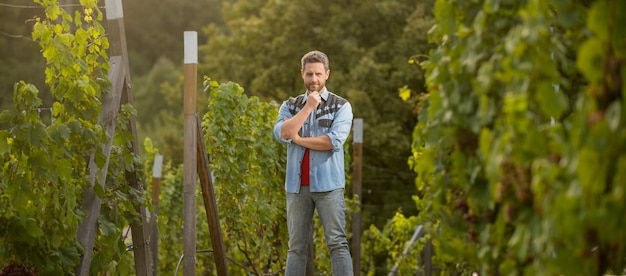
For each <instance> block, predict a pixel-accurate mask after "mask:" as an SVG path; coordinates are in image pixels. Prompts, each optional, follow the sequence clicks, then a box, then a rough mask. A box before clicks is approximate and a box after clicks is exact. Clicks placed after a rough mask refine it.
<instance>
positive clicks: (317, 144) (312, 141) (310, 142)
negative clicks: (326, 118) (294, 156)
mask: <svg viewBox="0 0 626 276" xmlns="http://www.w3.org/2000/svg"><path fill="white" fill-rule="evenodd" d="M292 142H293V143H295V144H297V145H300V146H303V147H305V148H309V149H312V150H319V151H323V150H331V149H333V144H332V143H331V142H330V137H328V135H326V134H323V135H320V136H317V137H300V135H297V134H296V136H294V137H293V140H292Z"/></svg>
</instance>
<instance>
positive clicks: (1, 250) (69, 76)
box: [0, 0, 144, 275]
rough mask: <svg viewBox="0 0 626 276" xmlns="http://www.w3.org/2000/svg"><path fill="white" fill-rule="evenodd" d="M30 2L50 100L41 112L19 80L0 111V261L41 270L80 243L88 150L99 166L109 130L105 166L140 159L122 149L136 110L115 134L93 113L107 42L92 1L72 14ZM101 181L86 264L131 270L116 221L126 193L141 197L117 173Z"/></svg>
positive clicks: (69, 261)
mask: <svg viewBox="0 0 626 276" xmlns="http://www.w3.org/2000/svg"><path fill="white" fill-rule="evenodd" d="M35 2H36V3H37V4H39V5H41V6H42V7H43V9H44V10H45V18H35V19H34V26H33V32H32V38H33V40H35V41H36V42H38V43H39V45H40V47H41V54H42V55H43V57H44V58H45V60H46V61H47V67H46V69H45V80H46V84H47V85H48V86H49V88H50V92H51V94H52V97H53V99H54V102H53V103H52V107H51V114H52V116H51V120H50V121H44V120H42V118H41V117H40V113H39V111H40V110H41V109H42V108H44V107H42V100H41V99H40V98H39V90H38V89H37V88H36V87H35V86H33V85H32V84H28V83H25V82H23V81H20V82H17V83H16V84H15V88H14V91H13V102H14V106H13V108H12V109H11V110H5V111H3V112H2V114H1V115H0V125H2V126H3V127H2V129H0V159H1V160H2V162H1V164H2V167H1V168H0V169H1V171H0V174H1V177H0V210H2V212H1V213H0V264H13V265H14V264H17V265H21V266H25V267H31V268H33V269H34V270H35V271H37V273H39V274H41V275H59V274H72V273H74V268H75V267H76V265H77V264H78V263H79V261H80V256H81V254H82V252H83V250H86V249H84V248H82V246H81V245H80V244H79V243H78V242H77V241H76V233H77V229H78V226H79V225H80V223H81V221H82V220H83V218H84V215H85V214H84V213H83V212H82V211H81V208H80V205H81V194H82V191H83V189H84V188H85V187H88V186H89V185H91V183H90V182H89V181H88V175H89V172H88V169H87V168H88V164H89V158H90V156H92V155H93V156H94V160H95V161H96V164H97V165H98V166H102V165H103V163H104V161H105V160H106V159H105V158H106V156H105V155H104V154H103V152H102V149H101V145H102V144H103V143H106V142H107V141H109V139H114V147H113V150H112V153H111V157H110V160H111V161H110V166H109V169H112V170H115V169H122V170H135V169H137V167H136V166H135V164H140V162H137V160H136V158H134V157H133V156H132V155H131V154H129V153H128V150H127V147H126V145H127V143H128V142H129V139H132V136H131V137H129V134H128V132H127V131H126V130H125V126H126V125H127V122H128V118H129V117H130V116H132V115H133V114H134V113H135V112H134V110H133V108H132V107H131V106H124V107H123V108H122V111H121V115H120V116H118V122H117V124H118V125H119V127H118V128H117V129H118V132H117V134H116V136H115V137H108V136H107V134H106V133H105V131H104V128H103V127H102V125H101V124H100V123H99V122H98V118H99V116H100V113H101V110H102V105H101V102H100V100H99V99H100V97H101V96H102V95H103V94H104V93H107V92H108V89H109V87H110V83H109V81H108V79H107V73H108V70H109V65H108V56H107V54H106V50H107V49H108V47H109V42H108V40H107V38H106V36H105V30H104V28H103V26H102V25H101V24H100V21H102V19H103V14H102V12H101V11H100V10H99V8H98V6H97V4H98V1H94V0H81V1H80V4H81V8H80V9H78V10H76V11H75V12H74V13H73V14H70V13H68V12H67V11H66V10H64V9H62V8H61V7H60V6H59V4H58V3H57V1H54V0H53V1H40V0H36V1H35ZM4 126H6V127H4ZM113 175H116V174H113ZM117 175H119V174H117ZM107 184H108V185H107V188H108V190H107V191H102V189H99V190H98V189H97V193H98V196H99V197H100V198H102V199H103V207H102V211H101V212H102V214H101V217H100V218H99V223H98V231H99V235H98V237H97V240H96V242H95V248H94V250H95V251H96V252H95V254H94V259H93V261H92V266H91V269H92V272H94V273H96V272H113V271H117V272H120V271H121V272H124V271H131V268H132V266H130V264H131V263H132V255H130V254H128V253H127V252H126V250H125V247H126V246H125V245H124V241H123V237H122V229H123V228H124V227H125V226H127V225H128V223H129V221H130V220H132V219H134V218H135V216H136V214H135V212H134V207H133V205H132V202H133V200H135V201H136V202H137V203H138V204H141V202H142V201H144V200H142V198H144V197H143V195H141V194H139V195H136V194H135V195H134V196H132V195H133V192H132V191H130V190H129V188H128V186H127V185H126V184H125V182H123V181H122V180H121V179H120V178H119V177H116V176H113V177H109V178H108V179H107ZM96 186H97V185H96ZM89 250H91V249H89Z"/></svg>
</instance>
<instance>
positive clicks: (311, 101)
mask: <svg viewBox="0 0 626 276" xmlns="http://www.w3.org/2000/svg"><path fill="white" fill-rule="evenodd" d="M321 102H322V96H321V95H320V93H319V92H317V91H309V94H308V96H307V98H306V106H307V107H310V108H312V109H314V110H315V109H317V106H318V105H319V104H320V103H321Z"/></svg>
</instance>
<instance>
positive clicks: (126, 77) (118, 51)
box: [75, 0, 152, 276]
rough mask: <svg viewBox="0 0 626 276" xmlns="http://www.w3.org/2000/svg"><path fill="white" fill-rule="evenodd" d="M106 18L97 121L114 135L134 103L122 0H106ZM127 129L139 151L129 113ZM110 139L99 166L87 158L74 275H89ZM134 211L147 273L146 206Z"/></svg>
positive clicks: (138, 265) (132, 178)
mask: <svg viewBox="0 0 626 276" xmlns="http://www.w3.org/2000/svg"><path fill="white" fill-rule="evenodd" d="M105 9H106V18H107V23H108V24H107V26H108V30H107V33H108V37H109V38H110V39H109V41H110V52H111V53H110V57H111V58H110V60H109V64H110V70H109V75H108V77H109V80H110V82H111V92H110V93H108V94H105V95H104V96H103V97H102V114H101V115H100V118H99V121H100V122H101V123H102V125H103V127H104V129H105V131H106V133H107V134H108V136H109V137H114V136H115V124H116V120H117V115H118V113H119V110H120V106H121V104H124V103H130V104H132V103H133V100H132V93H131V91H130V70H129V66H128V53H127V48H126V33H125V28H124V16H123V12H122V2H121V0H105ZM129 129H130V131H131V132H132V135H133V137H134V138H135V139H134V140H133V143H132V145H131V148H130V150H131V152H132V153H133V154H135V155H139V150H138V148H137V142H136V140H137V133H136V129H135V119H134V118H133V117H131V119H130V122H129ZM112 142H113V141H112V139H111V140H110V141H108V142H107V143H106V144H103V145H102V150H103V153H104V154H105V156H106V160H105V163H104V165H103V166H102V167H101V168H99V167H98V166H97V165H96V162H95V160H94V155H93V154H92V155H91V157H90V162H89V172H90V173H89V176H88V179H89V182H90V183H91V186H90V187H87V188H85V190H84V191H83V194H82V204H81V210H83V211H84V212H85V213H87V217H86V218H85V219H84V220H83V221H82V223H81V225H80V226H79V228H78V231H77V233H76V240H77V241H78V242H79V243H80V244H81V245H82V246H83V248H84V252H83V255H82V256H81V260H80V263H79V264H78V265H77V266H76V268H75V273H76V275H89V270H90V267H91V260H92V254H93V246H94V241H95V235H96V232H97V229H98V228H97V221H98V217H99V216H100V208H101V204H102V199H100V198H98V196H97V195H96V193H95V190H94V185H101V187H102V189H104V183H105V182H106V176H107V169H108V165H109V159H110V153H111V146H112ZM125 175H126V180H127V181H128V182H129V184H130V186H132V188H133V189H136V190H138V191H139V192H140V193H141V191H142V190H143V188H142V185H141V183H139V181H138V178H137V175H136V172H134V171H133V172H125ZM135 210H136V211H137V213H139V214H140V215H141V218H140V220H138V221H135V222H133V223H132V224H131V230H132V236H133V253H134V257H135V273H136V275H146V276H147V275H149V274H151V273H150V269H151V267H152V266H151V259H150V251H149V248H148V246H147V245H148V244H149V241H148V239H147V238H148V230H147V225H148V223H147V219H146V210H145V208H143V207H141V206H135Z"/></svg>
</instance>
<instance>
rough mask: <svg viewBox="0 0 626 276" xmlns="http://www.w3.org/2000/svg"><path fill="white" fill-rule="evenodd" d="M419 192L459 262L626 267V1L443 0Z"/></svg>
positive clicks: (422, 107) (423, 216)
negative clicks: (625, 215) (625, 219)
mask: <svg viewBox="0 0 626 276" xmlns="http://www.w3.org/2000/svg"><path fill="white" fill-rule="evenodd" d="M434 12H435V16H436V18H437V25H436V26H435V27H434V28H433V29H432V33H431V40H432V42H434V43H436V44H437V45H438V47H437V48H436V49H435V50H433V51H432V52H431V54H430V59H429V60H427V61H424V62H422V66H423V67H424V68H425V70H426V76H427V88H428V93H427V94H421V95H419V96H418V97H417V98H418V104H417V108H418V112H419V114H418V119H419V123H418V124H417V125H416V127H415V132H414V137H413V138H414V143H413V156H412V157H411V158H410V159H409V163H410V164H411V166H412V168H413V169H414V171H415V172H417V173H418V176H417V178H416V183H415V184H416V187H417V189H418V196H417V197H416V202H417V205H418V209H419V211H420V215H419V219H420V222H421V223H424V224H425V225H428V226H429V227H428V229H429V230H430V231H429V237H431V238H432V240H433V244H434V246H435V248H436V254H437V259H436V260H437V261H438V262H439V264H440V265H441V266H442V267H443V268H444V270H446V271H457V272H463V273H466V274H468V273H470V272H472V271H478V272H480V273H481V274H485V275H500V274H503V275H522V274H523V275H555V274H564V275H574V274H585V275H601V274H604V273H611V272H613V273H621V271H622V269H624V267H625V266H626V243H625V241H626V231H624V229H625V228H626V224H625V221H624V220H623V218H622V215H621V214H623V213H624V211H626V200H625V199H626V197H625V196H626V195H625V194H624V191H625V190H626V148H625V146H626V112H625V111H626V101H624V99H625V94H626V30H624V28H623V26H626V2H624V1H618V0H596V1H573V0H565V1H538V0H527V1H509V0H490V1H464V0H438V1H437V2H436V4H435V10H434Z"/></svg>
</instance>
